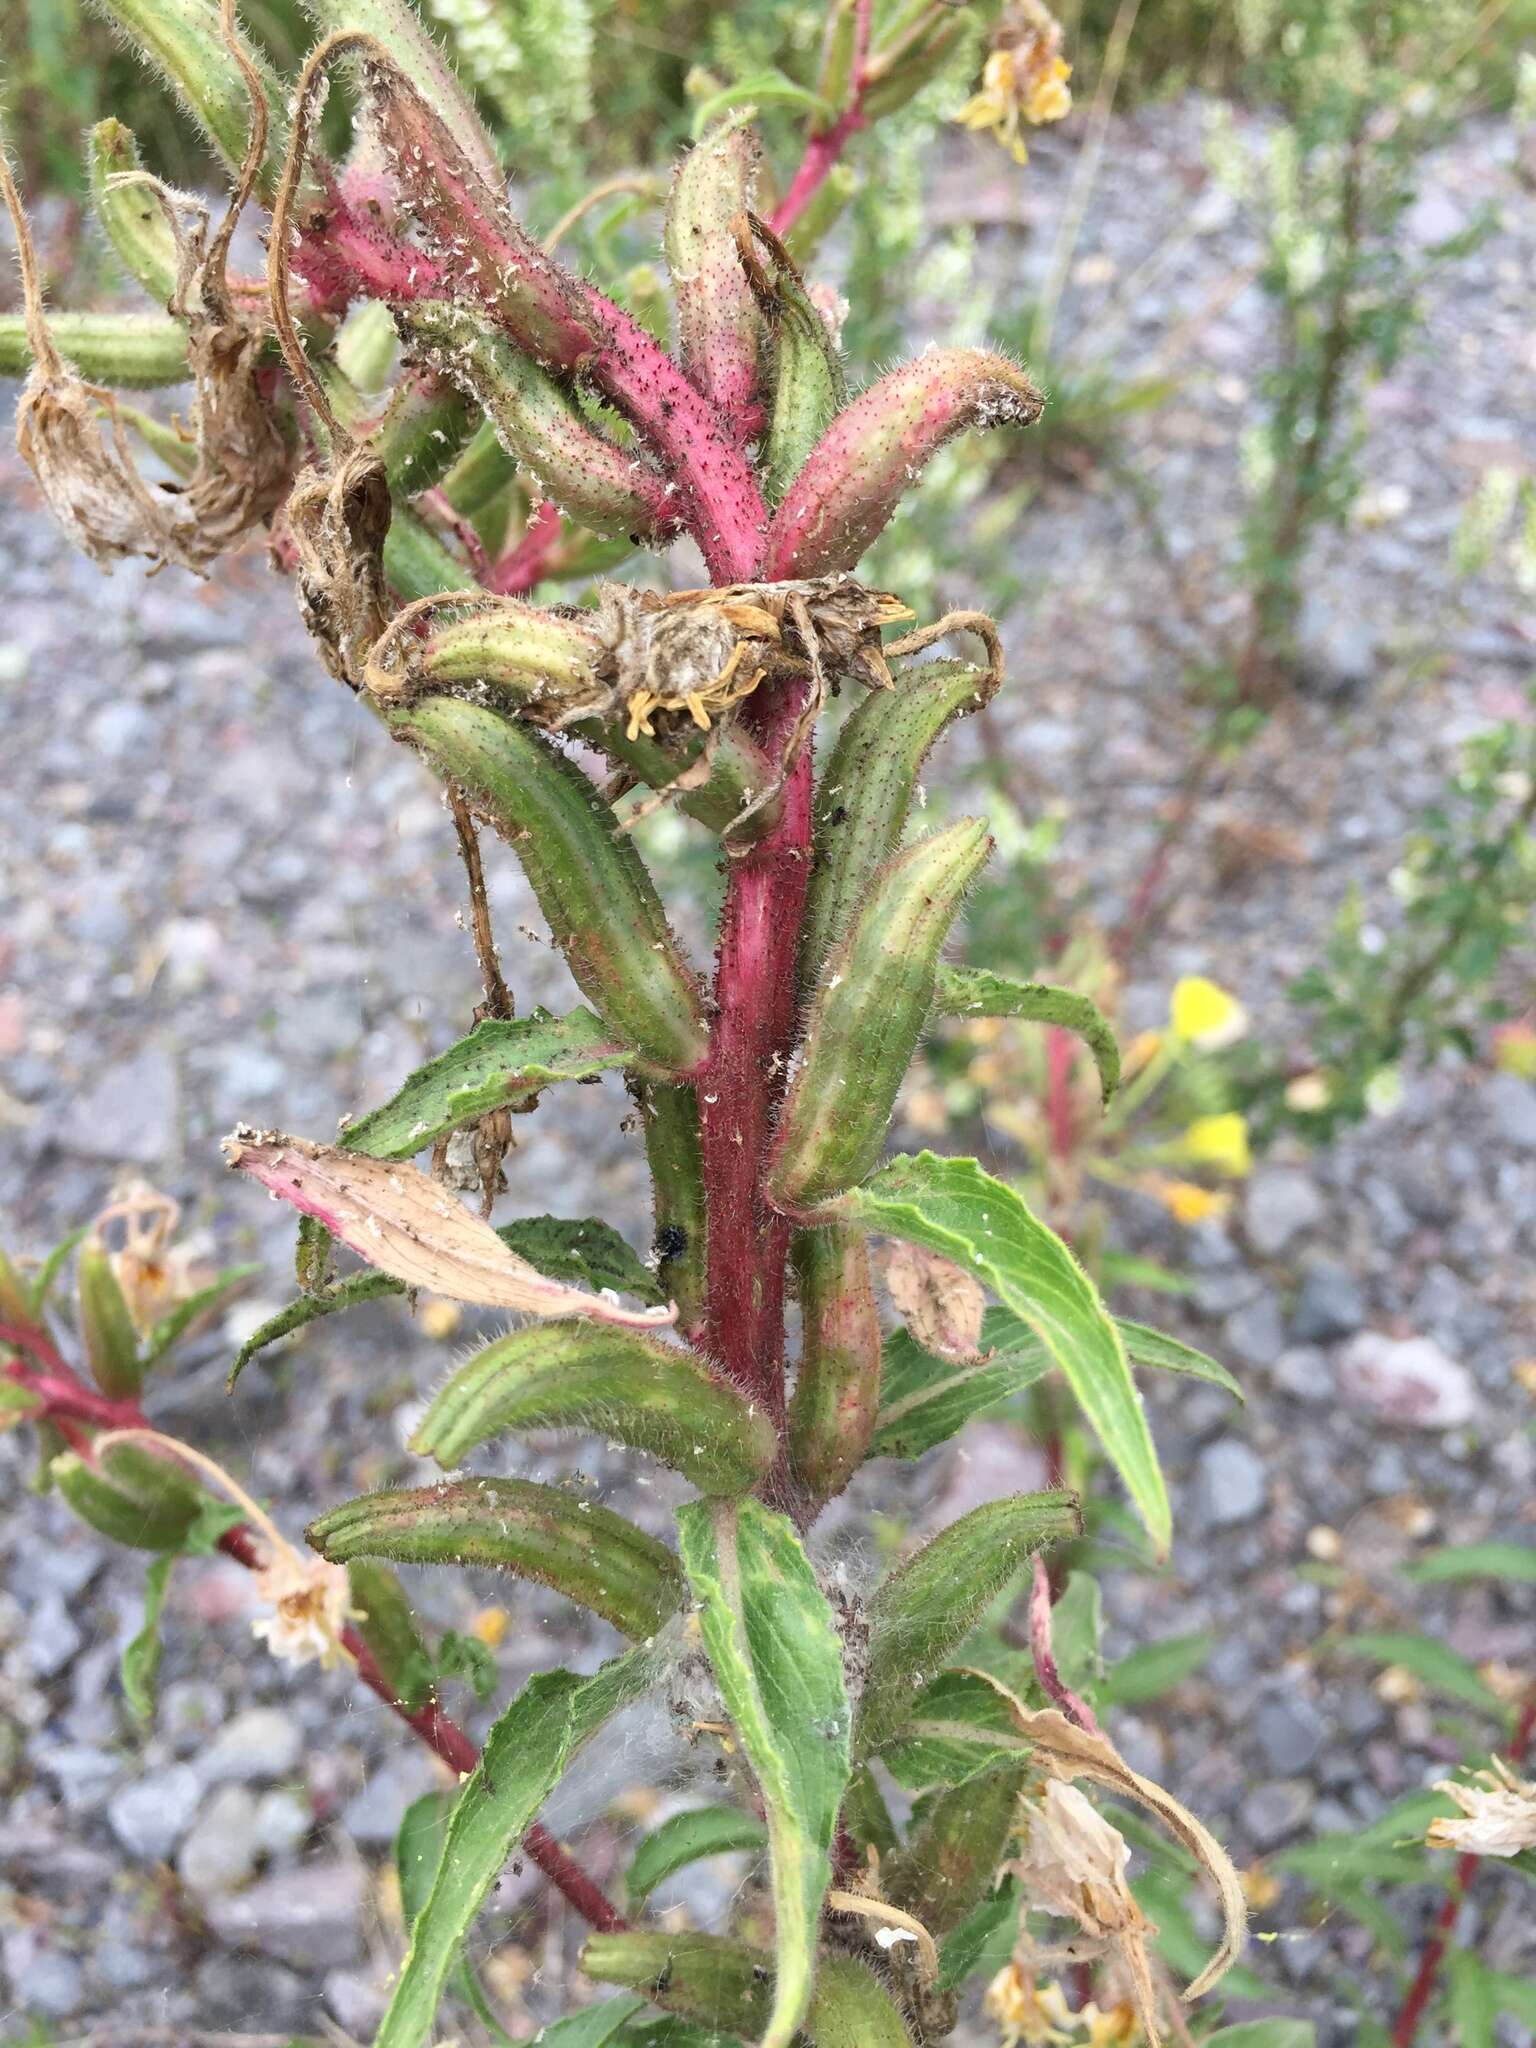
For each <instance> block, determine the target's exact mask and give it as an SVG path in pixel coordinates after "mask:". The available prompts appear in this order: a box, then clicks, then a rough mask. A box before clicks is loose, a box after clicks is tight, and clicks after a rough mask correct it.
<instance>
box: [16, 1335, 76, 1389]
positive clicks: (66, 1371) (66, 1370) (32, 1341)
mask: <svg viewBox="0 0 1536 2048" xmlns="http://www.w3.org/2000/svg"><path fill="white" fill-rule="evenodd" d="M0 1344H9V1345H10V1347H11V1349H12V1350H13V1351H24V1352H25V1353H26V1354H27V1356H28V1357H29V1358H35V1359H36V1360H37V1362H38V1364H39V1365H45V1366H47V1368H48V1370H49V1371H50V1372H56V1373H58V1374H60V1375H61V1377H63V1378H65V1379H67V1380H71V1381H73V1380H74V1377H75V1374H74V1370H73V1368H72V1367H71V1366H70V1365H69V1364H68V1362H67V1361H66V1360H65V1359H64V1358H63V1357H61V1355H60V1353H59V1350H58V1347H57V1345H56V1344H55V1343H54V1342H53V1340H52V1338H51V1337H50V1336H49V1335H48V1332H47V1331H46V1330H43V1329H39V1327H38V1326H37V1324H36V1323H0Z"/></svg>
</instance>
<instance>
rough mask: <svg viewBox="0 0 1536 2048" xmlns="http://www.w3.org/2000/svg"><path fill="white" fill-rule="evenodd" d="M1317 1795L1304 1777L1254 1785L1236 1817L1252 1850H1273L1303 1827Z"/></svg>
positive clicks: (1280, 1779)
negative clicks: (1252, 1847) (1253, 1848)
mask: <svg viewBox="0 0 1536 2048" xmlns="http://www.w3.org/2000/svg"><path fill="white" fill-rule="evenodd" d="M1316 1801H1317V1794H1316V1792H1315V1791H1314V1790H1313V1789H1312V1786H1311V1784H1310V1783H1309V1782H1308V1781H1307V1779H1305V1778H1274V1779H1271V1780H1270V1782H1269V1783H1268V1784H1264V1785H1255V1786H1254V1788H1253V1790H1252V1791H1251V1792H1250V1793H1249V1794H1248V1796H1247V1797H1246V1798H1245V1799H1244V1801H1243V1803H1242V1805H1241V1806H1240V1807H1239V1808H1238V1814H1237V1817H1238V1819H1239V1821H1241V1823H1242V1825H1243V1827H1244V1829H1245V1830H1246V1831H1247V1834H1248V1837H1249V1839H1250V1841H1251V1842H1252V1843H1253V1845H1254V1847H1255V1848H1256V1849H1273V1848H1276V1847H1277V1846H1278V1845H1279V1844H1280V1843H1281V1842H1283V1841H1284V1840H1285V1839H1286V1837H1287V1836H1289V1835H1294V1834H1295V1833H1296V1832H1297V1831H1298V1829H1300V1828H1302V1827H1304V1826H1305V1824H1306V1822H1307V1819H1308V1817H1309V1816H1310V1814H1311V1812H1312V1808H1313V1806H1314V1805H1315V1804H1316Z"/></svg>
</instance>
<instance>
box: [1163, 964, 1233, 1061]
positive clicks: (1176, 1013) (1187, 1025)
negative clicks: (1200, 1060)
mask: <svg viewBox="0 0 1536 2048" xmlns="http://www.w3.org/2000/svg"><path fill="white" fill-rule="evenodd" d="M1168 1021H1169V1023H1170V1024H1171V1025H1172V1027H1173V1032H1174V1036H1175V1037H1176V1038H1182V1039H1183V1040H1184V1041H1185V1043H1186V1044H1188V1045H1193V1046H1197V1047H1198V1048H1199V1049H1200V1051H1201V1052H1215V1051H1217V1050H1218V1049H1219V1048H1220V1047H1221V1046H1224V1045H1233V1044H1235V1043H1236V1041H1237V1040H1238V1039H1239V1038H1241V1037H1242V1036H1243V1034H1244V1033H1245V1032H1246V1031H1247V1029H1248V1012H1247V1011H1246V1010H1245V1009H1244V1008H1243V1006H1242V1004H1241V1003H1240V1002H1239V1001H1238V1000H1237V997H1236V996H1233V995H1228V993H1227V991H1226V990H1225V989H1224V988H1222V987H1221V985H1220V984H1219V983H1218V982H1214V981H1208V980H1207V979H1206V977H1205V976H1204V975H1203V974H1186V975H1185V976H1184V977H1183V979H1182V980H1181V981H1178V982H1175V984H1174V989H1173V996H1172V998H1171V1000H1170V1002H1169V1004H1168Z"/></svg>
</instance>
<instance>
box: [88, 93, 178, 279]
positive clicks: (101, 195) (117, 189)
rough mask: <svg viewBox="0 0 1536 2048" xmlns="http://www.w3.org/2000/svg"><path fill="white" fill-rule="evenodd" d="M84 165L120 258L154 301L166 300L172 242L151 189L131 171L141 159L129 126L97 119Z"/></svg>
mask: <svg viewBox="0 0 1536 2048" xmlns="http://www.w3.org/2000/svg"><path fill="white" fill-rule="evenodd" d="M86 167H87V170H88V172H89V174H90V181H91V203H92V205H94V207H95V208H96V215H97V218H98V219H99V220H100V222H101V224H102V227H103V228H104V229H105V230H106V235H107V240H108V241H109V242H110V243H111V244H112V248H113V252H114V253H115V255H116V257H117V259H118V261H119V262H120V263H121V264H122V266H123V268H124V269H125V270H126V271H127V273H128V275H129V276H130V277H132V278H135V279H137V281H138V282H139V283H140V284H141V285H142V286H143V287H144V289H145V291H146V292H148V294H149V296H150V297H151V298H152V299H153V300H154V302H155V304H156V305H157V306H163V305H165V304H167V302H168V301H169V299H170V296H171V293H172V292H173V291H174V290H175V289H176V242H175V238H174V236H173V235H172V233H171V224H170V222H169V221H168V220H167V219H166V217H165V210H164V208H163V207H162V206H161V204H160V201H159V200H158V198H157V197H156V196H155V193H154V192H153V191H152V189H151V188H150V186H149V184H148V183H147V182H146V181H145V180H143V179H142V178H138V177H136V176H135V175H134V174H135V173H136V172H139V171H142V170H143V168H144V160H143V158H142V157H141V156H140V154H139V145H138V141H137V138H136V137H135V135H134V132H133V130H132V129H131V128H127V127H125V126H124V125H123V123H122V122H121V121H111V120H108V121H98V122H97V123H96V126H95V127H94V128H93V129H92V130H91V132H90V134H89V135H88V136H87V137H86ZM118 179H125V180H127V181H128V182H127V183H114V182H113V181H114V180H118Z"/></svg>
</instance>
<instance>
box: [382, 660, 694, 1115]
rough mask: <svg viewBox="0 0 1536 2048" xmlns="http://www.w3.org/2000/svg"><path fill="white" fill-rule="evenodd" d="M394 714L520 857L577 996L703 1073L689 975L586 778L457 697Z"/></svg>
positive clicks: (657, 1056)
mask: <svg viewBox="0 0 1536 2048" xmlns="http://www.w3.org/2000/svg"><path fill="white" fill-rule="evenodd" d="M388 716H389V720H390V723H391V724H392V725H393V726H394V728H395V730H396V731H397V732H399V733H400V734H401V735H402V737H405V738H408V739H411V740H413V741H414V742H415V744H416V745H417V746H419V747H420V748H421V749H422V751H423V752H424V753H425V754H426V755H427V756H428V758H429V759H430V760H431V761H432V763H433V765H434V766H435V767H436V768H437V770H438V772H439V773H440V774H443V775H446V776H448V777H450V778H451V779H452V780H453V781H455V782H457V783H460V784H461V785H462V786H463V787H464V788H465V789H466V790H467V791H468V792H469V793H470V795H471V796H472V798H473V799H474V801H475V803H476V805H477V806H478V808H479V809H480V810H481V811H482V812H483V813H484V815H485V816H486V817H487V818H488V819H489V820H490V822H491V823H492V824H493V825H494V826H495V827H496V829H497V831H498V832H500V833H501V834H502V836H503V837H504V838H505V839H506V840H507V842H508V844H509V845H511V846H512V847H513V848H514V849H515V850H516V852H517V855H518V858H519V859H520V860H521V861H522V863H523V869H524V872H525V873H526V874H527V876H528V880H529V882H530V884H531V885H532V887H533V891H534V894H535V895H536V896H537V897H538V899H539V908H540V909H541V910H542V911H543V913H544V916H545V917H546V919H547V920H548V922H549V927H550V930H551V931H552V932H553V934H554V936H555V941H556V943H557V944H558V945H559V946H560V948H561V950H562V951H563V952H564V954H565V956H566V959H567V961H568V962H569V964H570V969H571V973H572V974H573V975H574V977H575V979H576V983H577V985H578V987H579V988H580V989H581V991H582V993H583V995H585V996H586V998H587V1000H588V1002H590V1003H591V1005H592V1007H593V1008H594V1009H595V1010H596V1011H597V1013H598V1015H599V1016H600V1017H601V1018H602V1019H603V1021H604V1023H605V1024H607V1025H608V1026H609V1028H610V1029H611V1030H613V1031H616V1032H618V1033H619V1035H620V1041H621V1043H623V1044H626V1045H633V1046H636V1047H638V1048H639V1050H640V1052H641V1054H642V1055H643V1057H644V1058H645V1059H646V1060H647V1061H648V1062H650V1063H652V1064H653V1065H654V1066H655V1067H656V1068H657V1069H659V1070H660V1071H661V1072H662V1073H663V1074H668V1075H670V1074H678V1073H686V1072H691V1071H692V1070H693V1069H694V1068H695V1067H697V1066H698V1065H699V1064H700V1063H701V1062H702V1060H703V1058H704V1056H705V1053H706V1051H707V1047H708V1037H707V1034H706V1032H705V1029H704V1020H703V1016H702V1013H701V1010H700V1006H699V994H698V989H697V987H696V985H695V983H694V979H693V976H692V975H691V974H690V973H689V971H688V969H687V967H686V966H685V965H684V964H683V959H682V956H681V954H680V953H679V951H678V948H677V943H676V941H675V940H674V938H673V936H672V933H671V931H670V930H669V928H668V926H667V921H666V918H665V915H664V914H663V912H662V908H661V902H660V899H659V898H658V896H657V894H656V890H655V886H654V884H653V883H652V881H651V878H650V876H649V875H648V874H647V873H646V870H645V866H644V863H643V862H642V861H641V859H640V856H639V854H638V853H637V852H636V850H635V848H634V846H633V845H632V844H631V843H630V841H629V840H628V839H626V838H622V837H619V836H617V835H616V834H615V831H614V818H613V813H612V812H611V811H610V810H609V809H608V807H607V805H606V804H604V803H603V802H602V800H601V799H600V798H599V796H598V794H597V792H596V790H594V789H593V787H592V784H591V783H590V782H589V781H588V779H587V777H586V776H585V775H583V774H582V772H581V770H580V769H579V768H578V767H576V765H575V764H574V763H573V762H571V761H569V760H567V759H566V758H565V756H564V755H562V754H559V753H557V752H556V751H555V749H554V748H553V747H552V746H551V745H550V744H549V742H548V741H547V740H545V739H544V738H542V737H541V736H540V735H539V734H537V733H535V732H533V731H531V730H530V729H529V728H528V726H527V725H526V724H523V723H522V722H520V721H518V720H515V719H509V718H504V717H502V716H501V715H500V714H499V713H498V712H495V711H491V710H487V709H486V708H485V707H484V706H483V705H479V704H469V703H466V702H464V701H463V700H462V699H460V698H455V697H426V698H423V699H422V700H421V701H420V702H419V703H415V704H411V705H409V706H407V707H405V708H404V709H402V710H400V711H397V712H391V713H389V714H388Z"/></svg>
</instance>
